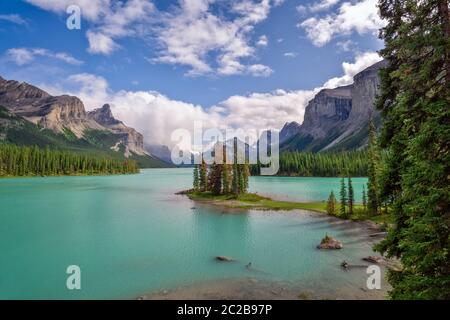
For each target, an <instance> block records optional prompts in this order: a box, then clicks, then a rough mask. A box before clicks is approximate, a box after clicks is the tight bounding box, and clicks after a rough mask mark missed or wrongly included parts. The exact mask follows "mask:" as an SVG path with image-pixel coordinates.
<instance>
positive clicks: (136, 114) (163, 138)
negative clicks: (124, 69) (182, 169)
mask: <svg viewBox="0 0 450 320" xmlns="http://www.w3.org/2000/svg"><path fill="white" fill-rule="evenodd" d="M379 60H380V57H379V56H378V54H377V53H374V52H366V53H362V54H359V55H357V56H356V58H355V61H354V62H352V63H350V62H344V63H343V64H342V69H343V75H342V76H341V77H336V78H333V79H330V80H328V81H327V82H325V83H324V85H323V86H320V87H318V88H314V89H312V90H292V91H286V90H275V91H273V92H266V93H250V94H248V95H235V96H231V97H229V98H228V99H226V100H224V101H222V102H219V103H217V104H216V105H214V106H211V107H209V108H204V107H202V106H200V105H195V104H192V103H187V102H183V101H178V100H172V99H170V98H169V97H167V96H165V95H163V94H161V93H159V92H155V91H126V90H121V91H116V92H115V91H113V90H111V89H110V88H109V86H108V83H107V81H106V80H105V79H104V78H103V77H100V76H96V75H92V74H86V73H83V74H76V75H72V76H70V77H69V78H68V79H67V83H66V84H67V85H69V86H71V89H69V90H67V89H65V90H62V89H61V88H51V87H48V86H42V87H43V88H45V89H46V90H47V91H49V92H50V93H52V94H62V93H69V94H72V95H76V96H78V97H80V98H81V100H82V101H83V102H84V103H85V106H86V109H88V110H92V109H94V108H98V107H101V106H102V105H103V104H104V103H110V104H111V106H112V111H113V114H114V115H115V116H116V117H117V118H118V119H121V120H122V121H124V122H125V124H127V125H129V126H131V127H133V128H135V129H137V130H138V131H139V132H141V133H142V134H143V135H144V137H145V141H146V142H147V143H159V144H165V145H168V146H173V145H174V142H172V141H170V136H171V133H172V132H173V131H174V130H176V129H179V128H184V129H187V130H189V131H192V130H193V125H194V122H195V121H202V122H203V124H204V126H205V127H217V128H222V129H224V128H227V127H228V128H241V129H257V130H264V129H268V128H272V129H280V128H281V127H282V126H283V125H284V124H285V123H286V122H290V121H297V122H300V123H301V122H302V121H303V116H304V111H305V108H306V106H307V104H308V102H309V101H310V100H311V99H312V98H313V97H314V95H315V94H316V93H317V92H319V91H320V90H321V89H323V88H334V87H336V86H341V85H347V84H350V83H351V82H352V78H353V76H354V75H355V74H357V73H358V72H360V71H362V70H363V69H365V68H366V67H368V66H370V65H372V64H373V63H375V62H377V61H379Z"/></svg>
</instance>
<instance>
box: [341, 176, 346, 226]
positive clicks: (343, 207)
mask: <svg viewBox="0 0 450 320" xmlns="http://www.w3.org/2000/svg"><path fill="white" fill-rule="evenodd" d="M339 195H340V200H341V203H340V208H339V213H340V216H341V217H342V218H347V209H346V206H347V189H346V187H345V180H344V178H342V179H341V191H340V193H339Z"/></svg>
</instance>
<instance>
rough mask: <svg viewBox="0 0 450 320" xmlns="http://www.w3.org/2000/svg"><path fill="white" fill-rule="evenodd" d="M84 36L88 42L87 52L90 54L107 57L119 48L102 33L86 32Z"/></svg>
mask: <svg viewBox="0 0 450 320" xmlns="http://www.w3.org/2000/svg"><path fill="white" fill-rule="evenodd" d="M86 36H87V38H88V41H89V48H88V51H89V52H90V53H102V54H106V55H108V54H110V53H111V52H113V51H114V50H116V49H117V48H119V45H117V43H115V42H114V40H113V39H112V38H111V37H109V36H107V35H105V34H103V33H97V32H93V31H88V32H87V33H86Z"/></svg>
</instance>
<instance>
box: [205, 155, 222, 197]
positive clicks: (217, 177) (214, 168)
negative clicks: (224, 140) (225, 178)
mask: <svg viewBox="0 0 450 320" xmlns="http://www.w3.org/2000/svg"><path fill="white" fill-rule="evenodd" d="M208 185H209V188H208V190H210V191H211V192H212V193H213V194H215V195H219V194H221V193H222V165H220V164H216V163H215V162H214V163H213V164H212V165H211V168H210V170H209V176H208Z"/></svg>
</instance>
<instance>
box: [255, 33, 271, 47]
mask: <svg viewBox="0 0 450 320" xmlns="http://www.w3.org/2000/svg"><path fill="white" fill-rule="evenodd" d="M268 44H269V39H268V38H267V36H265V35H263V36H261V37H259V39H258V41H257V42H256V45H257V46H260V47H265V46H267V45H268Z"/></svg>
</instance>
